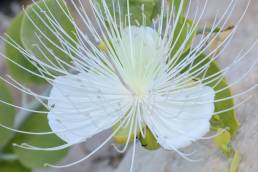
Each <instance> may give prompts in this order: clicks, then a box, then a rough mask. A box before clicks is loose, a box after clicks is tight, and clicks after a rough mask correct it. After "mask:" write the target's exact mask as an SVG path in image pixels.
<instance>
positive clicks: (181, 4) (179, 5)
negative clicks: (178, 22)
mask: <svg viewBox="0 0 258 172" xmlns="http://www.w3.org/2000/svg"><path fill="white" fill-rule="evenodd" d="M169 2H170V4H171V5H173V6H174V8H175V10H176V13H178V12H179V10H180V11H181V12H180V14H179V15H181V16H183V15H184V13H185V11H186V8H187V4H188V0H169Z"/></svg>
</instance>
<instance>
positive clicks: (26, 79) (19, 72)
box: [5, 12, 45, 84]
mask: <svg viewBox="0 0 258 172" xmlns="http://www.w3.org/2000/svg"><path fill="white" fill-rule="evenodd" d="M23 16H24V14H23V12H21V13H20V14H19V15H18V16H17V17H16V18H15V19H14V20H13V21H12V23H11V25H10V27H9V28H8V30H7V35H9V36H10V37H11V38H9V37H7V38H6V39H7V42H6V43H5V54H6V56H7V57H8V58H9V59H11V60H13V61H14V62H15V63H17V64H19V65H21V66H22V67H25V68H26V69H28V70H30V71H33V72H35V73H39V72H38V70H37V68H36V67H35V66H33V65H32V64H31V62H30V61H29V60H27V59H26V57H25V56H24V55H23V54H22V53H21V52H20V51H19V50H18V49H17V48H16V47H14V46H13V45H11V44H10V42H12V40H13V41H15V43H16V44H18V45H19V46H20V47H21V48H24V47H23V45H22V43H21V39H20V37H21V35H20V29H21V23H22V19H23ZM8 42H9V43H8ZM12 43H13V42H12ZM6 63H7V67H8V70H9V73H10V74H11V76H12V77H13V78H14V79H16V80H17V81H20V82H22V83H24V84H25V83H26V84H43V83H45V80H43V79H41V78H39V77H38V76H36V75H33V74H31V73H30V72H28V71H26V70H24V69H22V68H21V67H19V66H17V65H16V64H15V63H13V62H11V61H10V60H7V61H6Z"/></svg>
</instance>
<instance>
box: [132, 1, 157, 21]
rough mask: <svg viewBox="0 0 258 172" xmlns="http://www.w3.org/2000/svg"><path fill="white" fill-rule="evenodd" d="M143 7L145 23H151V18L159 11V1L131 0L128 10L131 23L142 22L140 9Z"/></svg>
mask: <svg viewBox="0 0 258 172" xmlns="http://www.w3.org/2000/svg"><path fill="white" fill-rule="evenodd" d="M143 8H144V15H145V17H146V18H145V20H146V21H145V22H146V23H145V25H147V26H149V25H151V24H152V20H153V19H154V18H155V17H156V16H157V14H158V13H159V11H160V2H159V1H157V0H131V1H130V11H131V14H132V15H131V21H132V24H136V25H137V24H140V25H142V24H143V23H144V20H143V16H142V9H143Z"/></svg>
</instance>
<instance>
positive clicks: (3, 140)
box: [0, 81, 15, 171]
mask: <svg viewBox="0 0 258 172" xmlns="http://www.w3.org/2000/svg"><path fill="white" fill-rule="evenodd" d="M0 100H2V101H5V102H7V103H10V104H12V103H13V98H12V96H11V94H10V92H9V90H8V88H7V86H6V85H5V83H4V82H3V81H0ZM14 119H15V109H14V108H13V107H11V106H7V105H5V104H3V103H0V123H1V124H2V125H5V126H8V127H13V125H14ZM11 137H12V132H11V131H9V130H6V129H4V128H1V127H0V149H1V147H3V146H4V145H5V144H7V143H8V141H9V139H10V138H11ZM0 171H1V170H0Z"/></svg>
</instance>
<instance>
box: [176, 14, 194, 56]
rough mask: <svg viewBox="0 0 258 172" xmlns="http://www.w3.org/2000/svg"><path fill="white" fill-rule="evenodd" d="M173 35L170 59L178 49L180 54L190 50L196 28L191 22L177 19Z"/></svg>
mask: <svg viewBox="0 0 258 172" xmlns="http://www.w3.org/2000/svg"><path fill="white" fill-rule="evenodd" d="M173 34H174V37H173V44H172V53H171V56H172V57H173V56H174V55H175V54H176V53H177V51H180V50H179V49H180V48H181V47H182V51H181V52H182V53H181V54H183V53H185V52H186V51H187V50H189V49H190V48H191V45H192V42H193V39H194V38H195V36H196V27H195V25H194V24H193V22H192V21H191V20H189V19H186V18H184V17H182V18H180V19H179V21H178V23H177V25H176V27H175V30H174V33H173Z"/></svg>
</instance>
